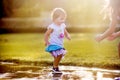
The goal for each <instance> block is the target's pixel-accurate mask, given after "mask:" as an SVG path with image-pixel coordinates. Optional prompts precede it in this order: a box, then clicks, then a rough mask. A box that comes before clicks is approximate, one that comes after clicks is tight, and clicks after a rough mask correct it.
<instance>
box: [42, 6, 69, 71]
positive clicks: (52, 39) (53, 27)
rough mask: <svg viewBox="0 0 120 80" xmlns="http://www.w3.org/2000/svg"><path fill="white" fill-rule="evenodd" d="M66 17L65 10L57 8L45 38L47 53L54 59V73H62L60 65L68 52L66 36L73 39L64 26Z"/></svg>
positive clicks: (53, 12)
mask: <svg viewBox="0 0 120 80" xmlns="http://www.w3.org/2000/svg"><path fill="white" fill-rule="evenodd" d="M66 16H67V15H66V12H65V11H64V9H62V8H55V9H54V10H53V11H52V15H51V17H52V21H53V22H52V23H51V24H50V25H49V26H48V28H47V31H46V33H45V37H44V40H45V45H46V51H47V52H49V53H50V54H51V55H52V56H53V57H54V61H53V70H52V71H53V73H57V72H60V73H61V71H60V70H59V67H58V65H59V62H60V60H61V59H62V57H63V56H64V55H65V53H66V50H65V48H64V46H63V39H64V36H65V37H66V38H67V39H69V40H70V39H71V38H70V35H69V33H68V32H67V30H66V25H65V24H64V22H65V20H66Z"/></svg>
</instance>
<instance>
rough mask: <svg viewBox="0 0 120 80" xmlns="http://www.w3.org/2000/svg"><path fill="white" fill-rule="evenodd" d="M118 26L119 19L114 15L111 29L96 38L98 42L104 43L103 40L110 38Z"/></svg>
mask: <svg viewBox="0 0 120 80" xmlns="http://www.w3.org/2000/svg"><path fill="white" fill-rule="evenodd" d="M116 24H117V19H116V16H115V15H114V16H113V18H112V21H111V24H110V27H109V28H108V29H107V30H106V31H105V32H104V33H103V34H101V35H98V36H97V37H96V41H98V42H99V41H102V40H103V39H105V38H107V37H108V36H110V35H111V34H112V33H113V32H114V31H115V28H116Z"/></svg>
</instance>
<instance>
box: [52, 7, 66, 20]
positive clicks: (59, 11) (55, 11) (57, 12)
mask: <svg viewBox="0 0 120 80" xmlns="http://www.w3.org/2000/svg"><path fill="white" fill-rule="evenodd" d="M61 15H65V18H66V16H67V14H66V11H65V10H64V9H63V8H55V9H53V11H52V13H51V19H52V20H55V19H56V18H58V17H59V16H61Z"/></svg>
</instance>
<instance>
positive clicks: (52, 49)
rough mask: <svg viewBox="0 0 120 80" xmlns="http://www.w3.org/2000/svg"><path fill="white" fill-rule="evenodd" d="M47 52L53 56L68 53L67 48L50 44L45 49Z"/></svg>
mask: <svg viewBox="0 0 120 80" xmlns="http://www.w3.org/2000/svg"><path fill="white" fill-rule="evenodd" d="M45 50H46V51H47V52H49V53H51V55H52V56H54V57H57V56H59V55H62V56H64V55H65V54H66V50H65V49H64V48H63V47H61V46H58V45H49V46H47V47H46V49H45Z"/></svg>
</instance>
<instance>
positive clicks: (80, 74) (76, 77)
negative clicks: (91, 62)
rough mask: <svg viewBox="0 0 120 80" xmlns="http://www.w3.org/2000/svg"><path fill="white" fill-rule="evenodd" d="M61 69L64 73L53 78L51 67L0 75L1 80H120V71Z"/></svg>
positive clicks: (3, 63) (70, 67)
mask: <svg viewBox="0 0 120 80" xmlns="http://www.w3.org/2000/svg"><path fill="white" fill-rule="evenodd" d="M0 64H2V65H9V66H10V65H15V64H14V63H9V62H1V63H0ZM60 69H61V71H62V72H63V74H62V75H60V76H53V74H52V73H51V67H43V68H42V69H39V68H37V69H36V70H33V69H32V68H28V69H26V70H22V69H18V70H15V71H11V72H10V71H8V72H7V71H6V72H2V73H0V80H120V70H108V69H101V68H87V67H76V66H60ZM118 78H119V79H118Z"/></svg>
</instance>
